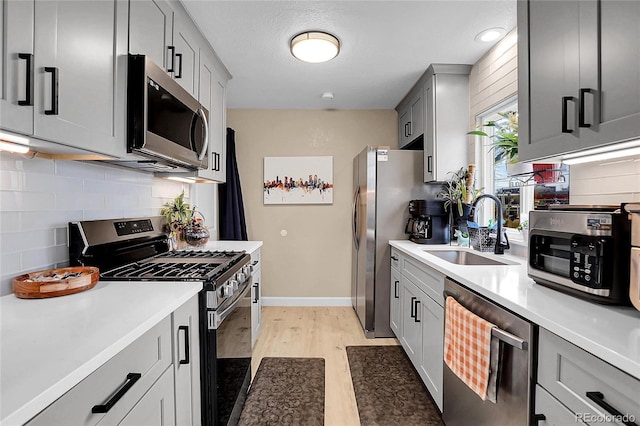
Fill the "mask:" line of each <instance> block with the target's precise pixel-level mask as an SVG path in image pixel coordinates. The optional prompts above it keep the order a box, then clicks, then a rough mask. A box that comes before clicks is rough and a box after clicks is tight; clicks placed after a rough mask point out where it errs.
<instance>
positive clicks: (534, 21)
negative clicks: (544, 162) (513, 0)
mask: <svg viewBox="0 0 640 426" xmlns="http://www.w3.org/2000/svg"><path fill="white" fill-rule="evenodd" d="M638 22H640V3H639V2H637V1H615V0H611V1H609V0H605V1H579V2H576V1H571V0H564V1H543V0H519V1H518V52H519V55H518V96H519V105H520V106H519V109H520V117H521V120H520V147H519V157H520V159H521V160H534V159H539V158H544V157H550V156H555V155H559V154H564V153H568V152H573V151H579V150H583V149H585V148H592V147H595V146H600V145H607V144H611V143H614V142H619V141H624V140H629V139H635V138H638V137H640V53H639V52H640V25H638Z"/></svg>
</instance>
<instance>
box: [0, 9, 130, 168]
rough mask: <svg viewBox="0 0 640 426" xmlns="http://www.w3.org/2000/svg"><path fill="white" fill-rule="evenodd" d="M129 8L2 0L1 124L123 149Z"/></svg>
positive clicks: (99, 149)
mask: <svg viewBox="0 0 640 426" xmlns="http://www.w3.org/2000/svg"><path fill="white" fill-rule="evenodd" d="M127 14H128V2H127V1H125V0H100V1H92V2H69V1H35V2H34V1H24V2H23V1H20V2H15V1H6V0H5V1H3V22H4V25H6V26H7V28H5V31H7V30H8V32H6V34H7V47H8V49H7V50H6V51H5V53H4V56H3V61H6V65H7V66H6V67H5V69H6V76H4V77H6V78H4V79H3V81H4V83H3V102H2V109H3V114H2V122H1V124H2V127H3V128H6V129H9V130H13V131H17V132H20V133H24V134H27V135H30V136H35V137H37V138H40V139H43V140H48V141H53V142H58V143H60V144H64V145H67V146H70V147H77V148H82V149H85V150H87V151H91V152H94V153H98V154H105V155H108V156H119V155H121V154H122V153H123V151H124V145H123V140H124V131H125V124H124V123H125V114H126V111H125V90H126V56H123V55H126V52H127V33H128V29H127V25H128V16H127ZM14 19H15V20H14ZM30 40H33V45H32V46H33V48H32V49H33V50H31V48H30V47H29V44H30ZM31 83H33V86H31V90H32V91H33V94H32V96H31V95H30V93H27V92H31V90H27V86H28V85H30V84H31ZM20 101H28V102H23V103H27V104H28V103H32V105H33V106H31V105H25V106H23V105H21V102H20ZM5 108H6V109H5ZM5 111H6V114H5Z"/></svg>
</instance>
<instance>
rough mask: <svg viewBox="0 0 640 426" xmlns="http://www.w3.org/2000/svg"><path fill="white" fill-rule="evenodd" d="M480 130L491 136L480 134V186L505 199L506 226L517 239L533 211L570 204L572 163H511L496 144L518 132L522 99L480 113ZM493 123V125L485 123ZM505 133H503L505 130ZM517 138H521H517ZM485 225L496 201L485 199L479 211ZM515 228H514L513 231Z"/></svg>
mask: <svg viewBox="0 0 640 426" xmlns="http://www.w3.org/2000/svg"><path fill="white" fill-rule="evenodd" d="M477 123H478V130H481V131H483V132H485V133H486V134H487V135H488V137H484V136H478V137H477V142H476V144H477V145H476V153H478V154H477V156H476V161H477V164H478V169H479V172H480V173H479V176H480V178H479V186H480V187H482V188H483V190H482V192H483V193H485V194H494V195H495V196H496V197H498V199H500V201H501V202H502V207H503V220H504V222H503V223H504V226H505V228H507V232H508V233H509V234H510V235H509V236H510V238H511V237H515V239H517V238H518V237H517V235H518V233H517V229H518V228H519V225H526V224H528V222H525V221H528V217H529V212H530V211H531V210H533V209H534V208H538V209H544V208H547V207H548V206H549V205H550V204H568V203H569V166H567V165H561V164H550V163H545V164H525V163H515V164H510V161H509V160H510V158H509V157H510V155H509V154H508V153H507V152H506V151H505V150H504V149H503V148H501V147H499V146H496V144H495V141H496V140H497V138H496V137H495V136H497V135H501V134H502V135H506V136H509V135H510V134H512V133H514V134H515V135H516V137H517V132H518V102H517V99H516V98H512V99H510V100H508V101H506V102H504V103H502V104H500V105H498V106H497V107H496V108H493V109H491V110H490V111H488V112H486V113H485V114H482V115H481V116H478V119H477ZM487 123H492V125H490V126H486V125H485V124H487ZM501 132H502V133H501ZM516 140H517V138H516ZM477 215H478V220H480V222H478V223H480V224H481V225H483V226H484V225H486V224H487V223H488V220H489V219H490V218H493V217H495V206H494V205H493V203H490V202H486V203H485V202H484V201H483V205H482V207H481V208H480V209H479V212H478V213H477ZM509 229H511V231H509Z"/></svg>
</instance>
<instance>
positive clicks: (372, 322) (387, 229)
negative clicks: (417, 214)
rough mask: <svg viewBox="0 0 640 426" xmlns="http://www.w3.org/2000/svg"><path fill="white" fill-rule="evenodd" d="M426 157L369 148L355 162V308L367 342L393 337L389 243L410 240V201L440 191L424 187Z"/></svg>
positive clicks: (411, 153) (352, 296) (353, 267)
mask: <svg viewBox="0 0 640 426" xmlns="http://www.w3.org/2000/svg"><path fill="white" fill-rule="evenodd" d="M423 155H424V153H423V151H399V150H386V149H378V148H375V147H367V148H365V149H364V150H363V151H362V152H361V153H360V154H358V155H357V156H356V157H355V158H354V159H353V199H352V200H353V209H352V213H353V217H352V231H353V243H352V255H351V258H352V263H351V303H352V305H353V308H354V309H355V311H356V313H357V315H358V318H359V319H360V323H361V324H362V327H363V329H364V333H365V335H366V337H367V338H373V337H394V334H393V332H392V331H391V326H390V325H389V300H390V299H389V296H390V279H391V278H390V277H391V265H390V259H389V256H390V253H391V250H390V247H389V240H402V239H406V238H407V235H406V234H405V233H404V228H405V225H406V223H407V220H408V219H409V210H408V204H409V201H410V200H413V199H427V198H434V197H435V196H436V194H437V193H438V192H439V190H441V188H440V187H439V186H437V185H427V184H425V183H424V182H423V179H424V173H423V163H424V161H423Z"/></svg>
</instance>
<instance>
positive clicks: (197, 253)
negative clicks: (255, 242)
mask: <svg viewBox="0 0 640 426" xmlns="http://www.w3.org/2000/svg"><path fill="white" fill-rule="evenodd" d="M166 229H167V223H166V220H165V218H164V217H161V216H157V217H143V218H133V219H114V220H97V221H80V222H70V223H69V257H70V261H71V264H72V265H87V266H97V267H98V268H99V269H100V278H101V279H102V280H105V281H107V280H110V281H131V282H132V285H133V284H134V283H135V282H136V281H138V282H140V281H184V282H201V283H202V291H201V292H200V293H199V295H198V300H199V309H200V324H199V328H200V330H199V331H200V360H201V366H200V372H201V374H200V376H201V377H200V382H201V390H202V394H201V401H202V424H203V425H233V424H236V423H237V421H238V419H239V416H240V412H241V411H242V406H243V405H244V400H245V398H246V393H247V390H248V387H249V383H250V381H251V336H250V333H251V308H250V307H245V306H243V304H242V303H241V301H242V299H244V298H245V297H246V296H247V294H248V293H249V291H250V289H251V266H250V260H251V256H250V255H249V254H247V253H245V252H241V251H207V250H185V251H170V250H169V248H170V243H169V239H168V235H167V234H166V232H165V230H166ZM238 333H247V334H249V335H248V336H239V335H238ZM231 335H233V338H229V336H231Z"/></svg>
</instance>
